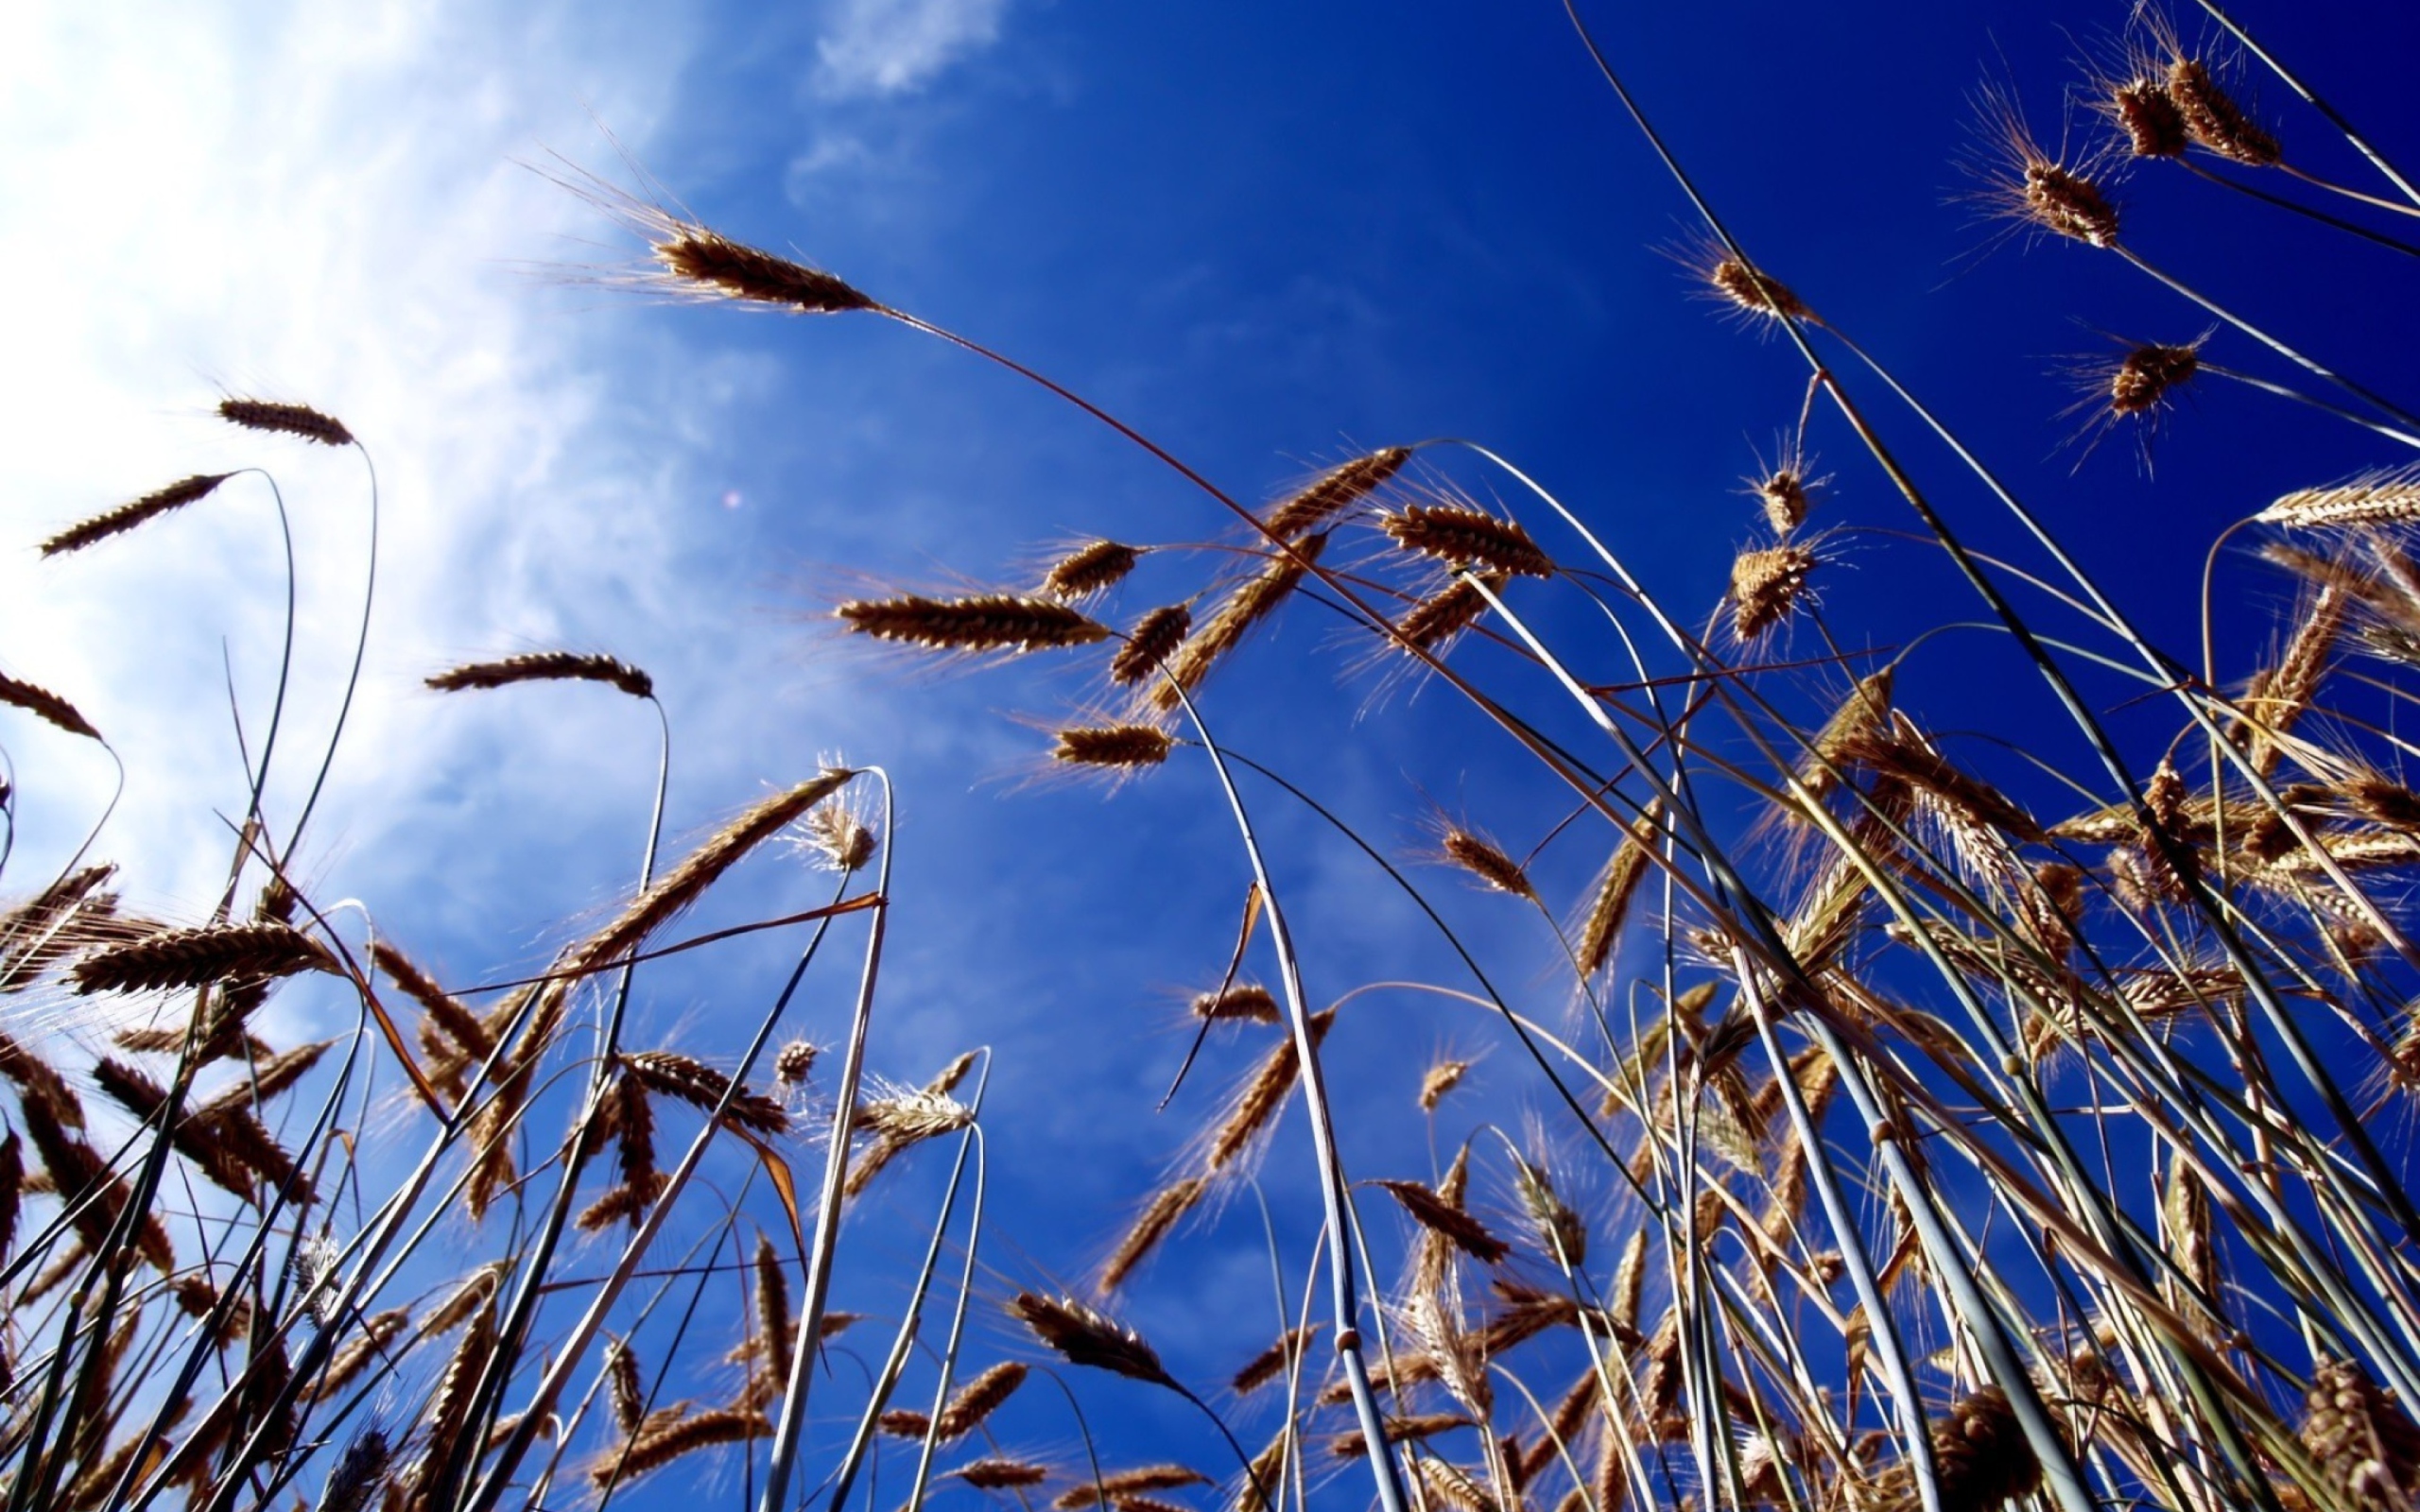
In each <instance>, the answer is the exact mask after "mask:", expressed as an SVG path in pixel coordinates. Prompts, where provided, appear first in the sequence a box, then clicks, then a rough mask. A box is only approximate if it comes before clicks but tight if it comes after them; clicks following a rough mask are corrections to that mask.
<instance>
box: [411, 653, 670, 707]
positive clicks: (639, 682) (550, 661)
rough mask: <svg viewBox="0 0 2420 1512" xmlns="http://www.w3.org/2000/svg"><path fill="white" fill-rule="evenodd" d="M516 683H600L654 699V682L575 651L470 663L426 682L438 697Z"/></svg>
mask: <svg viewBox="0 0 2420 1512" xmlns="http://www.w3.org/2000/svg"><path fill="white" fill-rule="evenodd" d="M516 682H603V683H607V684H610V685H612V686H614V687H616V688H619V689H621V690H622V691H623V692H624V693H627V694H629V695H630V696H631V697H633V698H652V697H654V696H655V679H653V678H650V677H648V675H647V674H646V673H645V672H643V671H641V670H640V669H639V668H637V667H634V666H632V665H631V664H630V663H629V662H624V661H622V660H621V659H620V658H618V657H610V656H604V655H599V654H587V655H583V654H581V653H579V652H577V651H530V652H527V653H525V654H523V655H520V656H508V657H504V658H501V659H499V660H497V661H493V662H466V663H464V664H463V665H461V666H458V667H453V668H450V669H448V670H446V671H443V672H440V673H437V674H435V675H434V676H432V677H430V678H428V679H426V684H427V686H429V687H431V688H433V689H435V690H436V691H438V692H439V693H459V692H463V691H465V690H468V689H473V688H503V687H509V686H510V685H511V684H513V683H516Z"/></svg>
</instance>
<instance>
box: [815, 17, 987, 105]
mask: <svg viewBox="0 0 2420 1512" xmlns="http://www.w3.org/2000/svg"><path fill="white" fill-rule="evenodd" d="M1006 9H1008V0H839V4H838V6H837V7H836V8H835V13H834V15H833V17H832V21H831V24H830V26H829V28H828V29H827V30H826V31H825V33H824V34H823V36H822V37H821V38H820V39H818V41H817V42H816V44H815V48H816V54H817V57H818V58H819V60H820V62H819V64H818V66H817V68H816V71H815V85H816V88H817V89H818V90H820V91H821V92H822V93H823V94H833V95H843V96H845V95H859V94H902V93H905V92H907V91H908V90H913V89H917V88H920V87H922V86H923V85H924V84H925V82H927V81H928V80H930V79H931V78H932V77H934V76H935V75H936V74H939V73H940V72H941V71H942V69H944V68H946V67H948V66H949V65H950V64H951V63H952V62H954V61H956V60H958V59H959V58H960V57H962V56H964V55H965V54H967V53H970V52H974V51H976V50H977V49H980V48H983V47H988V46H990V45H991V44H992V43H994V42H996V41H998V40H999V35H1000V14H1001V12H1002V11H1004V10H1006Z"/></svg>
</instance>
